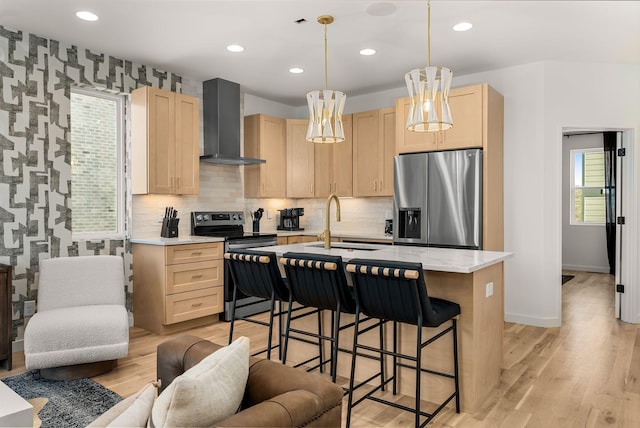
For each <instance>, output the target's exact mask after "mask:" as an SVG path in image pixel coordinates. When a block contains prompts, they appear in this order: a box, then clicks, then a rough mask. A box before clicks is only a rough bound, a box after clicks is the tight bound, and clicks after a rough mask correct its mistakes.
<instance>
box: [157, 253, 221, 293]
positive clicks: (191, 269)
mask: <svg viewBox="0 0 640 428" xmlns="http://www.w3.org/2000/svg"><path fill="white" fill-rule="evenodd" d="M165 269H166V272H167V282H166V287H167V289H166V294H174V293H182V292H183V291H193V290H200V289H202V288H208V287H213V286H217V285H222V284H223V283H224V261H223V260H222V259H219V260H211V261H206V262H197V263H182V264H179V265H169V266H167V267H166V268H165Z"/></svg>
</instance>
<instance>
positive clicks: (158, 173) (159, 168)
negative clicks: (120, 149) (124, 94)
mask: <svg viewBox="0 0 640 428" xmlns="http://www.w3.org/2000/svg"><path fill="white" fill-rule="evenodd" d="M131 119H132V126H131V136H132V151H131V166H132V174H131V188H132V192H133V193H134V194H147V193H152V194H164V195H172V194H173V195H197V194H198V192H199V188H200V100H199V99H198V98H194V97H189V96H186V95H182V94H177V93H175V92H171V91H165V90H162V89H157V88H152V87H150V86H145V87H143V88H139V89H136V90H134V91H133V92H132V93H131Z"/></svg>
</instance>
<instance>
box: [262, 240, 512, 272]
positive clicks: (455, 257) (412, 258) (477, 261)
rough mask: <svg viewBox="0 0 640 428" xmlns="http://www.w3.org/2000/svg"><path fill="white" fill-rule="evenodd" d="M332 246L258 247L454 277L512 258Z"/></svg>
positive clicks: (396, 247)
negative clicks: (416, 267)
mask: <svg viewBox="0 0 640 428" xmlns="http://www.w3.org/2000/svg"><path fill="white" fill-rule="evenodd" d="M331 246H332V248H331V249H325V248H324V243H322V242H307V243H303V244H291V245H275V246H272V247H260V248H259V250H261V251H272V252H274V253H276V254H277V255H278V256H281V255H282V254H284V253H286V252H289V251H292V252H298V253H308V254H324V255H333V256H341V257H342V260H343V261H344V262H347V261H349V260H351V259H355V258H361V259H376V260H388V261H397V262H412V263H422V268H423V269H424V270H433V271H441V272H455V273H472V272H475V271H477V270H480V269H483V268H485V267H488V266H491V265H494V264H496V263H500V262H502V261H504V260H506V259H508V258H510V257H512V256H513V253H507V252H499V251H476V250H457V249H450V248H431V247H416V246H404V245H393V246H392V245H380V244H351V243H340V242H334V243H332V244H331ZM341 246H342V247H345V246H347V247H349V249H346V248H338V247H341Z"/></svg>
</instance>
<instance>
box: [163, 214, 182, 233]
mask: <svg viewBox="0 0 640 428" xmlns="http://www.w3.org/2000/svg"><path fill="white" fill-rule="evenodd" d="M179 221H180V219H179V218H165V219H163V220H162V229H160V236H161V237H162V238H177V237H178V222H179Z"/></svg>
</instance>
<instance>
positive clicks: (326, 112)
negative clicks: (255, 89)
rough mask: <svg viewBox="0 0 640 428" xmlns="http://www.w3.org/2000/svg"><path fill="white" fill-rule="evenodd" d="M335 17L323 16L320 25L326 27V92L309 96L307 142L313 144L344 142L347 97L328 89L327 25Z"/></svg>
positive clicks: (309, 94) (320, 18)
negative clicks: (343, 118)
mask: <svg viewBox="0 0 640 428" xmlns="http://www.w3.org/2000/svg"><path fill="white" fill-rule="evenodd" d="M332 22H333V16H329V15H322V16H319V17H318V23H320V24H322V25H324V90H321V91H312V92H309V93H308V94H307V103H308V105H309V127H308V128H307V141H310V142H312V143H340V142H342V141H344V128H343V127H342V110H343V109H344V102H345V101H346V99H347V97H346V96H345V94H344V93H343V92H340V91H333V90H331V89H327V86H328V85H327V25H329V24H331V23H332Z"/></svg>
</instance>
